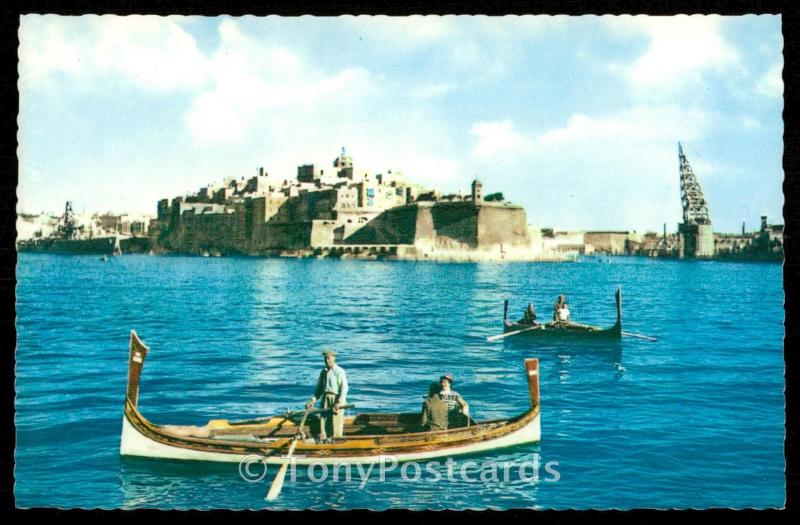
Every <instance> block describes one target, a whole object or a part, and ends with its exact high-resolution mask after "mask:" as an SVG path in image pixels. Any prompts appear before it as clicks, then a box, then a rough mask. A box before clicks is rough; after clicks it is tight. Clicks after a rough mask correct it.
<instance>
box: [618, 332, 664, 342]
mask: <svg viewBox="0 0 800 525" xmlns="http://www.w3.org/2000/svg"><path fill="white" fill-rule="evenodd" d="M620 333H621V334H622V335H624V336H627V337H636V338H637V339H644V340H645V341H650V342H651V343H654V342H656V341H658V339H656V338H655V337H650V336H649V335H642V334H633V333H631V332H620Z"/></svg>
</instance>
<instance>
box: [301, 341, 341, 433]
mask: <svg viewBox="0 0 800 525" xmlns="http://www.w3.org/2000/svg"><path fill="white" fill-rule="evenodd" d="M322 355H323V356H325V368H323V369H322V371H321V372H320V373H319V380H317V389H316V390H315V391H314V395H313V396H311V399H309V400H308V403H306V409H310V408H311V407H313V406H314V403H315V402H316V401H317V399H322V408H323V409H331V412H332V414H328V413H327V412H323V413H322V414H321V415H320V418H319V439H320V441H325V440H327V439H328V435H329V433H330V434H332V435H333V437H342V435H343V434H344V410H342V408H341V407H342V406H343V405H344V404H346V403H347V375H346V374H345V373H344V369H343V368H342V367H341V366H339V365H337V364H336V352H335V351H333V350H331V349H325V350H323V352H322ZM328 423H331V425H330V427H332V428H330V432H329V428H328V427H329V425H328Z"/></svg>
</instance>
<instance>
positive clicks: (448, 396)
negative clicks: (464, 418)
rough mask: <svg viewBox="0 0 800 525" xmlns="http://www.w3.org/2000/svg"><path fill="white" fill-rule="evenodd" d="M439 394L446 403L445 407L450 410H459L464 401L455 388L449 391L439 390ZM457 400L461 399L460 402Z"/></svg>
mask: <svg viewBox="0 0 800 525" xmlns="http://www.w3.org/2000/svg"><path fill="white" fill-rule="evenodd" d="M439 396H440V397H441V398H442V399H443V400H444V402H445V403H446V404H447V409H448V410H450V411H453V410H461V403H464V402H465V401H464V399H463V398H462V397H461V394H459V393H458V392H456V391H455V390H451V391H449V392H439ZM459 401H461V403H459Z"/></svg>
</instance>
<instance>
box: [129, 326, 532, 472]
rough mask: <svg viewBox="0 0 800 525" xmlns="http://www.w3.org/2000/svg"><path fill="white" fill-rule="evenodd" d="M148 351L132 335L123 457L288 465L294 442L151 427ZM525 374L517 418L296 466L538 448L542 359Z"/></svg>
mask: <svg viewBox="0 0 800 525" xmlns="http://www.w3.org/2000/svg"><path fill="white" fill-rule="evenodd" d="M148 351H149V348H148V347H147V346H146V345H145V344H144V343H142V342H141V340H139V338H138V336H137V335H136V332H133V331H132V332H131V345H130V356H129V362H128V365H129V374H128V389H127V394H126V402H125V410H124V415H123V419H122V434H121V440H120V454H121V455H123V456H140V457H150V458H165V459H177V460H198V461H220V462H240V461H242V460H243V459H245V458H247V457H248V456H259V458H260V461H263V462H265V463H268V464H277V463H283V462H285V459H284V458H283V457H282V454H283V453H284V451H285V450H286V449H287V446H288V444H289V443H290V442H291V441H292V438H291V436H289V437H277V438H272V439H269V440H268V441H245V440H233V439H228V440H225V439H219V438H212V437H195V436H185V435H178V434H175V433H171V432H169V430H168V429H166V428H164V427H162V426H160V425H156V424H154V423H151V422H150V421H148V420H147V419H146V418H145V417H144V416H143V415H142V414H141V413H140V412H139V410H138V408H137V402H138V394H139V377H140V374H141V369H142V366H143V363H144V359H145V357H146V355H147V352H148ZM525 370H526V377H527V382H528V388H529V397H530V402H531V408H530V409H529V410H528V411H526V412H524V413H523V414H521V415H520V416H517V417H516V418H512V419H506V420H493V421H485V422H482V423H478V424H475V425H473V426H470V427H460V428H456V429H450V430H444V431H436V432H415V433H404V434H388V435H383V434H381V435H363V436H362V435H352V436H345V437H344V438H339V439H337V440H335V442H334V443H333V444H319V443H312V442H305V441H300V442H298V444H297V446H296V449H295V455H294V458H295V462H296V464H298V465H308V464H311V463H321V464H340V463H352V464H373V463H381V462H384V461H387V458H390V459H389V460H390V461H392V460H393V461H397V462H398V463H399V462H404V461H416V460H424V459H433V458H438V457H448V456H456V455H464V454H475V453H478V452H484V451H488V450H496V449H500V448H507V447H512V446H517V445H523V444H531V443H537V442H539V441H540V440H541V423H540V417H539V362H538V359H526V360H525Z"/></svg>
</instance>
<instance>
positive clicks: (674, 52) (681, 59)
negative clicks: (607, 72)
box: [603, 15, 741, 93]
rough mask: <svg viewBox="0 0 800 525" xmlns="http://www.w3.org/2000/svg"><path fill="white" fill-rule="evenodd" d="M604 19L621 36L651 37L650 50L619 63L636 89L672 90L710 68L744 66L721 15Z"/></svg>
mask: <svg viewBox="0 0 800 525" xmlns="http://www.w3.org/2000/svg"><path fill="white" fill-rule="evenodd" d="M603 20H604V22H605V23H606V25H607V26H608V27H609V28H610V29H612V30H613V31H615V32H617V33H618V34H620V35H621V36H636V35H646V36H647V38H649V44H648V46H647V49H646V50H645V52H644V53H643V54H642V55H640V56H639V57H638V58H637V59H636V60H635V61H633V63H631V64H626V65H622V66H620V65H617V66H616V68H617V69H618V70H620V71H621V72H622V74H623V75H624V77H625V78H626V79H627V80H628V81H629V82H630V84H631V85H632V87H633V88H634V89H637V90H641V91H643V92H647V93H652V92H654V91H655V92H669V91H673V90H675V89H677V88H679V87H683V86H684V85H686V84H687V83H691V82H693V81H696V80H698V79H700V78H702V75H703V74H704V73H706V72H708V71H722V70H726V69H730V68H740V67H741V58H740V56H739V53H738V52H737V50H736V48H735V47H734V46H732V45H731V44H730V43H729V42H727V41H726V40H725V38H724V36H723V34H722V24H721V22H722V18H721V17H720V16H716V15H691V16H687V15H678V16H668V17H657V16H633V17H631V16H620V17H603Z"/></svg>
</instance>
